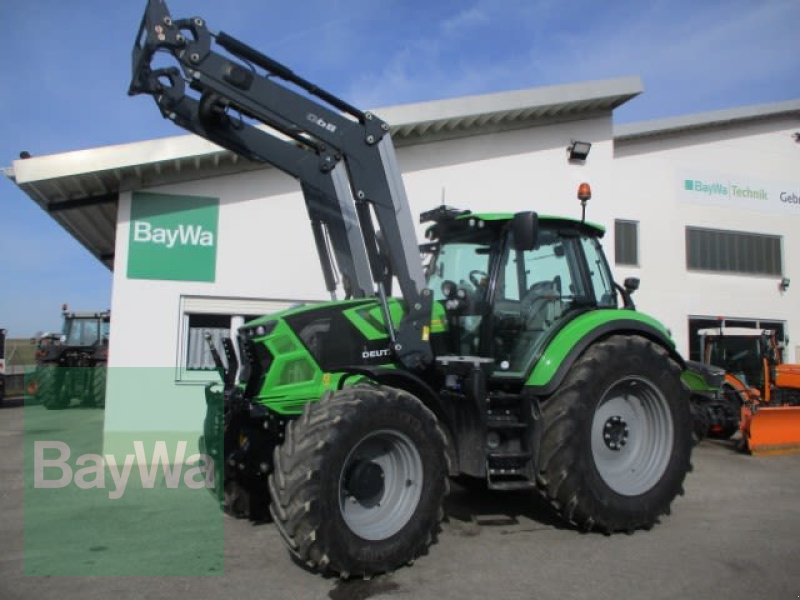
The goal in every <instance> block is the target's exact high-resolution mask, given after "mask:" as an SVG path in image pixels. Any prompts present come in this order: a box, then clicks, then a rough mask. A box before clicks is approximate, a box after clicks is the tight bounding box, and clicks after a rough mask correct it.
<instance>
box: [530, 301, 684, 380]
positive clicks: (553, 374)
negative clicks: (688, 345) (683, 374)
mask: <svg viewBox="0 0 800 600" xmlns="http://www.w3.org/2000/svg"><path fill="white" fill-rule="evenodd" d="M600 312H601V311H595V312H593V313H588V315H585V316H586V317H589V318H582V317H584V315H582V317H578V318H577V319H575V320H573V321H571V322H570V323H568V324H567V325H566V326H565V327H563V328H562V329H560V330H559V331H558V332H557V333H556V334H555V335H554V336H553V337H552V338H551V339H550V340H549V342H548V343H547V345H546V346H545V348H544V349H543V350H542V351H541V353H540V355H539V360H538V361H536V364H535V367H534V368H533V371H532V372H531V374H530V376H529V377H528V379H527V381H526V382H525V389H526V390H527V391H528V392H529V393H532V394H535V395H537V396H549V395H550V394H552V393H553V392H554V391H556V390H557V389H558V387H559V386H560V385H561V382H562V381H563V380H564V377H566V375H567V373H568V372H569V370H570V368H571V367H572V365H573V364H574V363H575V361H576V360H578V358H579V357H580V356H581V355H582V354H583V353H584V352H585V351H586V349H587V348H589V347H590V346H591V345H592V344H594V343H596V342H598V341H600V340H603V339H605V338H607V337H610V336H612V335H638V336H641V337H644V338H647V339H648V340H650V341H652V342H654V343H655V344H658V345H659V346H661V347H662V348H664V350H666V351H667V352H668V353H669V356H670V358H672V359H673V360H674V361H675V362H676V363H677V364H678V366H679V367H680V369H681V370H684V369H685V368H686V362H685V361H684V359H683V357H682V356H681V355H680V354H679V353H678V352H677V350H675V345H674V343H673V342H672V340H671V339H670V337H669V334H668V333H667V331H666V330H665V329H664V328H663V326H661V324H660V323H659V322H658V321H656V320H655V319H653V318H651V317H648V316H647V315H644V314H642V313H631V312H630V311H613V312H621V313H623V314H627V316H628V317H629V318H624V317H623V318H615V316H614V315H608V317H609V318H606V319H604V320H603V321H602V322H600V323H597V320H598V319H596V318H592V317H593V316H594V315H597V314H599V313H600ZM602 312H605V311H602ZM632 315H635V317H634V318H630V317H631V316H632Z"/></svg>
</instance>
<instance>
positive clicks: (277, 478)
mask: <svg viewBox="0 0 800 600" xmlns="http://www.w3.org/2000/svg"><path fill="white" fill-rule="evenodd" d="M269 487H270V496H271V498H272V504H271V506H270V511H271V513H272V517H273V519H274V521H275V523H276V525H277V526H278V528H279V530H280V532H281V535H282V536H283V538H284V541H285V542H286V543H287V545H288V546H289V549H290V551H291V552H292V553H293V554H294V556H295V557H296V558H297V559H298V560H300V561H302V562H303V563H304V564H306V565H308V566H309V567H311V568H313V569H317V570H319V571H322V572H335V573H338V574H339V575H340V576H342V577H349V576H351V575H355V576H369V575H373V574H378V573H383V572H386V571H391V570H393V569H396V568H398V567H400V566H402V565H404V564H406V563H408V562H410V561H412V560H414V559H415V558H417V557H418V556H420V555H422V554H423V553H424V552H426V550H427V548H428V547H429V546H430V545H431V544H432V543H433V541H434V539H435V536H436V534H437V532H438V529H439V523H440V521H441V519H442V517H443V508H442V503H443V500H444V496H445V494H446V491H447V464H446V458H445V438H444V434H443V433H442V430H441V429H440V428H439V426H438V424H437V421H436V417H435V416H434V415H433V413H432V412H431V411H430V410H428V409H427V408H426V407H425V406H424V405H423V404H422V403H421V402H420V401H419V400H418V399H417V398H416V397H414V396H412V395H411V394H408V393H406V392H404V391H401V390H398V389H395V388H389V387H381V386H355V387H353V388H347V389H344V390H341V391H337V392H333V393H328V394H326V396H324V397H323V398H322V399H321V400H320V401H319V402H313V403H309V404H307V405H306V407H305V410H304V412H303V415H302V416H301V417H300V418H298V419H297V420H295V421H293V422H291V423H289V425H288V426H287V428H286V439H285V441H284V443H283V444H282V445H281V446H279V447H277V448H276V449H275V454H274V470H273V473H272V474H271V475H270V479H269Z"/></svg>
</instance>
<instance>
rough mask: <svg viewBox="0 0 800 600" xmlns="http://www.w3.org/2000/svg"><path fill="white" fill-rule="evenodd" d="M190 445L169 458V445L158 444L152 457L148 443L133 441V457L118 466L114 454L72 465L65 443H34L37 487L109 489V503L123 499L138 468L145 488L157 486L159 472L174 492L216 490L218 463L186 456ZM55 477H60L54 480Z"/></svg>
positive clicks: (179, 445)
mask: <svg viewBox="0 0 800 600" xmlns="http://www.w3.org/2000/svg"><path fill="white" fill-rule="evenodd" d="M186 447H187V444H186V442H185V441H179V442H177V443H176V445H175V453H174V454H173V456H172V457H170V455H169V451H168V448H167V443H166V442H164V441H157V442H155V443H154V444H153V452H152V453H151V454H150V455H149V456H148V454H147V452H146V449H145V445H144V442H142V441H134V442H133V454H126V455H125V457H124V459H123V460H122V464H118V463H117V460H116V458H115V457H114V455H112V454H106V455H105V456H102V455H100V454H81V455H80V456H78V457H76V458H75V459H74V461H73V462H72V464H70V457H71V455H72V451H71V450H70V447H69V446H68V445H67V444H66V443H64V442H61V441H36V442H34V444H33V487H34V488H35V489H60V488H65V487H68V486H70V485H74V486H75V487H77V488H79V489H83V490H89V489H93V488H98V489H107V490H108V498H109V500H119V499H120V498H122V496H123V495H125V490H126V489H127V487H128V483H129V481H130V480H131V476H132V475H133V473H134V469H133V467H134V465H136V466H137V469H136V472H137V474H138V476H139V481H140V485H141V488H142V489H153V488H155V487H156V480H157V479H158V472H159V471H161V473H162V474H163V484H164V486H165V487H167V488H170V489H176V488H178V487H181V485H183V486H184V487H186V488H189V489H193V490H199V489H214V461H213V459H212V458H211V457H210V456H208V455H207V454H192V455H190V456H186ZM54 475H57V476H56V477H54Z"/></svg>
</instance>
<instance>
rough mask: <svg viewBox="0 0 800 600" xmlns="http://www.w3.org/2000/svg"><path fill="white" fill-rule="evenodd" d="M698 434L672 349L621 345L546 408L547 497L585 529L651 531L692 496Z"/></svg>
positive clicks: (607, 347) (626, 341)
mask: <svg viewBox="0 0 800 600" xmlns="http://www.w3.org/2000/svg"><path fill="white" fill-rule="evenodd" d="M691 432H692V424H691V415H690V410H689V402H688V398H687V397H686V392H685V391H684V389H683V386H682V385H681V381H680V369H679V368H678V365H677V364H676V363H675V362H674V361H673V360H672V359H671V358H670V357H669V355H668V353H667V352H666V350H664V349H663V348H662V347H660V346H658V345H656V344H654V343H653V342H651V341H649V340H647V339H644V338H642V337H639V336H622V335H616V336H612V337H610V338H608V339H606V340H604V341H601V342H598V343H596V344H595V345H593V346H591V347H590V348H589V349H588V350H587V351H586V352H585V353H584V354H583V356H581V357H580V358H579V359H578V360H577V361H576V363H575V364H574V365H573V366H572V368H571V369H570V373H569V375H568V376H567V378H566V379H565V381H564V382H563V384H562V386H561V388H560V389H559V391H557V392H556V393H555V394H554V395H553V396H552V397H550V398H549V399H548V400H546V401H545V403H544V406H543V433H542V446H541V457H542V458H541V461H540V469H539V474H538V477H537V483H538V485H539V489H540V491H541V492H542V493H543V495H544V496H546V498H547V499H549V500H550V502H551V504H553V506H554V507H555V508H556V509H557V510H558V511H559V512H560V514H561V515H562V517H563V518H564V519H566V520H567V521H568V522H570V523H571V524H573V525H576V526H578V527H580V528H582V529H584V530H592V529H599V530H601V531H604V532H606V533H612V532H615V531H633V530H635V529H640V528H649V527H651V526H652V525H653V524H654V523H655V522H656V521H657V520H658V518H659V516H661V515H663V514H667V513H668V512H669V507H670V504H671V503H672V501H673V499H674V498H675V496H677V495H678V494H679V493H682V492H683V488H682V485H683V480H684V477H685V476H686V473H687V472H688V471H689V469H690V462H689V460H690V455H691V447H692V439H691Z"/></svg>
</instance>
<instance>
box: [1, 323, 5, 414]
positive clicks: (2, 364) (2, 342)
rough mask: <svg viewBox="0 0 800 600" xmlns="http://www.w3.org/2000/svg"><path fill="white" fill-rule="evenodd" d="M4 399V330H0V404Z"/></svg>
mask: <svg viewBox="0 0 800 600" xmlns="http://www.w3.org/2000/svg"><path fill="white" fill-rule="evenodd" d="M5 397H6V330H5V329H0V404H2V403H3V400H4V399H5Z"/></svg>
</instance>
